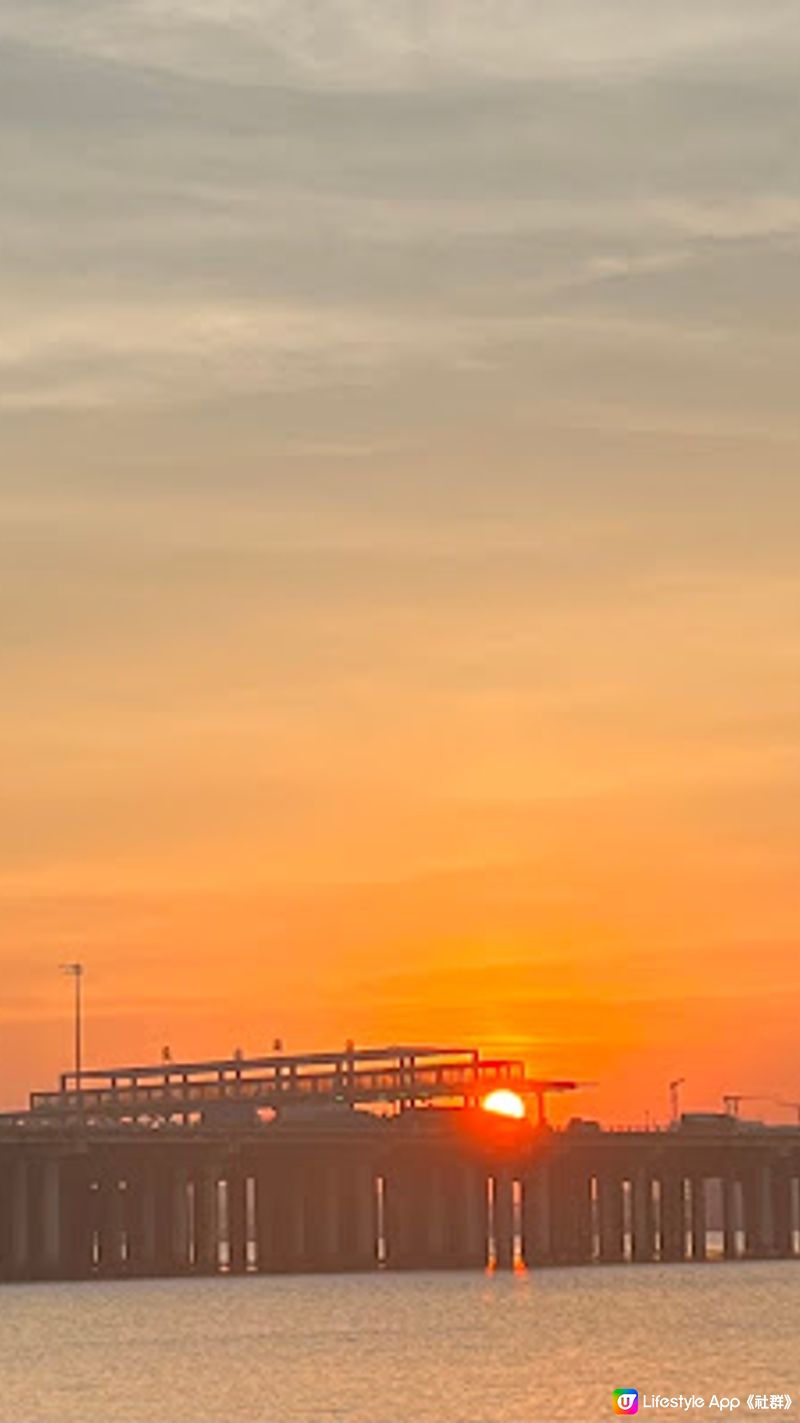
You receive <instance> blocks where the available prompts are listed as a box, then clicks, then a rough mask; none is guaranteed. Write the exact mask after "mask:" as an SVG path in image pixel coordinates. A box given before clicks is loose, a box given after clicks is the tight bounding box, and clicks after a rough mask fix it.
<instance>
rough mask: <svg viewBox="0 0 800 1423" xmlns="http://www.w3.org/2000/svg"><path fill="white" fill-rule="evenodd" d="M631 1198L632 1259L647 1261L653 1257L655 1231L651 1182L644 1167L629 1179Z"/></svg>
mask: <svg viewBox="0 0 800 1423" xmlns="http://www.w3.org/2000/svg"><path fill="white" fill-rule="evenodd" d="M631 1193H632V1200H633V1210H632V1215H633V1222H632V1223H633V1231H632V1236H633V1239H632V1253H633V1259H634V1260H636V1261H643V1262H646V1263H649V1262H650V1261H652V1260H653V1259H654V1258H655V1245H656V1231H655V1212H654V1210H653V1182H652V1179H651V1177H650V1172H649V1170H647V1169H646V1168H643V1169H642V1170H639V1171H637V1172H636V1174H635V1176H634V1178H633V1180H632V1181H631Z"/></svg>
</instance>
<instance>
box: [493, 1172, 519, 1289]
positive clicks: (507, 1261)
mask: <svg viewBox="0 0 800 1423" xmlns="http://www.w3.org/2000/svg"><path fill="white" fill-rule="evenodd" d="M492 1179H493V1181H494V1190H493V1207H494V1209H493V1211H492V1235H493V1237H494V1263H495V1265H496V1266H497V1268H498V1269H499V1270H510V1269H511V1266H512V1265H513V1264H514V1184H513V1180H512V1176H511V1172H510V1171H509V1170H507V1169H502V1170H500V1171H496V1172H495V1174H494V1176H493V1178H492Z"/></svg>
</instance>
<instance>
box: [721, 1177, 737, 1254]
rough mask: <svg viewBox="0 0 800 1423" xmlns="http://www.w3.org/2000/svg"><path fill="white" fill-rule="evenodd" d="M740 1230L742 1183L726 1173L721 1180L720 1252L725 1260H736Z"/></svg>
mask: <svg viewBox="0 0 800 1423" xmlns="http://www.w3.org/2000/svg"><path fill="white" fill-rule="evenodd" d="M741 1230H742V1183H741V1181H739V1180H738V1179H737V1178H736V1177H735V1176H733V1175H731V1174H730V1173H728V1174H727V1175H725V1176H723V1178H722V1251H723V1256H724V1258H725V1259H726V1260H738V1258H739V1244H740V1239H741Z"/></svg>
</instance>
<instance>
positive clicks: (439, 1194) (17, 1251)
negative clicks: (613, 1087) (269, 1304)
mask: <svg viewBox="0 0 800 1423" xmlns="http://www.w3.org/2000/svg"><path fill="white" fill-rule="evenodd" d="M387 1051H389V1052H391V1051H393V1050H387ZM426 1053H429V1054H430V1055H429V1056H427V1057H426ZM323 1056H324V1057H325V1061H324V1062H323V1063H320V1061H319V1057H320V1055H317V1061H316V1064H315V1065H313V1066H312V1067H311V1068H309V1070H310V1071H316V1070H317V1069H318V1068H319V1069H320V1070H321V1071H324V1072H325V1073H328V1074H329V1075H331V1077H332V1079H333V1084H332V1085H331V1088H330V1090H327V1089H325V1090H321V1089H319V1088H308V1089H306V1088H301V1089H299V1090H296V1089H292V1091H293V1093H294V1095H293V1096H292V1093H291V1092H290V1091H289V1089H288V1088H286V1089H284V1087H283V1086H281V1087H278V1088H275V1086H274V1082H273V1081H272V1079H271V1078H269V1072H267V1073H266V1076H267V1077H268V1078H269V1080H270V1082H271V1084H272V1085H270V1086H269V1094H271V1098H272V1100H271V1105H269V1106H268V1108H267V1109H266V1113H265V1114H266V1115H269V1116H270V1117H271V1120H268V1121H267V1120H262V1119H261V1116H260V1115H259V1114H260V1113H261V1112H262V1111H264V1109H263V1107H262V1105H260V1103H261V1098H262V1097H263V1095H264V1090H266V1089H263V1090H262V1087H259V1088H257V1089H256V1088H247V1089H246V1090H245V1091H244V1092H243V1093H241V1092H240V1091H239V1089H237V1088H236V1086H235V1079H234V1078H231V1077H229V1076H228V1074H230V1073H233V1072H235V1071H236V1070H237V1068H238V1069H239V1073H240V1078H239V1084H240V1087H241V1083H242V1082H246V1081H252V1080H253V1078H254V1076H255V1075H256V1074H257V1073H260V1074H261V1076H262V1077H264V1075H265V1071H264V1069H263V1061H262V1062H261V1065H260V1066H259V1067H258V1068H254V1069H252V1073H251V1076H250V1078H248V1076H247V1073H248V1071H249V1070H250V1067H251V1064H249V1063H244V1062H242V1061H240V1060H238V1059H233V1060H231V1062H230V1063H227V1062H226V1063H225V1064H224V1065H220V1064H217V1065H216V1066H215V1068H214V1072H215V1073H216V1078H215V1079H214V1080H216V1082H217V1085H218V1086H219V1084H220V1083H223V1084H224V1085H225V1089H226V1090H225V1092H223V1093H222V1094H221V1095H220V1094H219V1093H217V1094H216V1095H215V1094H214V1093H209V1094H208V1100H207V1101H206V1103H205V1105H206V1108H207V1109H208V1116H207V1117H206V1116H205V1115H204V1114H203V1113H201V1114H199V1115H198V1114H197V1112H196V1110H195V1109H196V1106H197V1100H198V1099H197V1098H196V1097H195V1098H191V1097H190V1096H186V1095H184V1096H181V1095H180V1094H181V1093H182V1092H183V1091H184V1089H188V1088H192V1087H196V1086H198V1083H197V1082H196V1081H195V1082H192V1081H191V1077H192V1072H191V1071H190V1070H188V1069H187V1068H186V1067H178V1068H173V1067H172V1066H170V1067H169V1069H167V1066H166V1065H165V1066H164V1067H163V1068H162V1069H152V1070H151V1069H147V1070H145V1069H142V1070H141V1071H142V1074H143V1076H142V1081H141V1082H140V1086H141V1087H142V1088H143V1089H147V1091H148V1092H149V1091H150V1089H151V1088H153V1087H154V1086H156V1087H157V1088H158V1092H160V1093H161V1095H160V1097H159V1096H158V1092H156V1093H155V1094H154V1093H152V1092H151V1093H150V1095H149V1096H148V1097H147V1098H146V1100H147V1108H146V1110H145V1109H144V1108H142V1100H143V1099H138V1098H137V1088H136V1086H135V1085H134V1086H133V1087H132V1086H131V1083H130V1081H129V1080H128V1078H129V1076H130V1070H127V1073H128V1078H126V1077H125V1073H122V1072H120V1071H118V1072H116V1073H115V1074H110V1075H115V1076H116V1077H117V1082H116V1085H115V1086H114V1087H111V1086H110V1085H109V1084H108V1083H105V1084H103V1085H100V1086H98V1085H95V1086H93V1087H92V1088H91V1090H92V1091H94V1092H103V1091H107V1092H109V1093H112V1092H116V1093H117V1099H116V1101H106V1102H105V1103H103V1102H101V1101H100V1099H99V1098H91V1097H90V1095H89V1088H88V1087H87V1086H86V1083H85V1082H84V1080H83V1075H82V1078H81V1081H80V1082H78V1083H75V1082H74V1081H72V1082H70V1081H65V1082H63V1083H62V1090H61V1091H60V1092H59V1093H56V1094H36V1097H35V1098H34V1099H33V1101H34V1103H35V1105H34V1106H33V1107H32V1109H31V1110H28V1111H27V1112H24V1113H19V1114H6V1116H5V1118H4V1119H3V1121H2V1122H1V1123H0V1279H2V1280H5V1281H11V1280H35V1279H49V1280H55V1279H89V1278H99V1277H125V1276H137V1275H138V1276H164V1275H184V1274H185V1275H191V1274H197V1275H208V1274H216V1273H231V1274H243V1273H246V1272H260V1273H277V1272H302V1271H305V1272H311V1271H328V1272H330V1271H353V1270H364V1271H369V1270H377V1269H387V1270H402V1269H480V1268H486V1267H487V1265H489V1266H494V1267H496V1268H501V1269H502V1268H512V1267H514V1266H516V1267H522V1265H523V1264H525V1265H528V1266H531V1265H533V1266H535V1265H577V1264H589V1263H592V1262H597V1263H613V1264H619V1263H622V1262H626V1261H629V1262H631V1263H646V1262H652V1261H656V1260H661V1261H681V1260H694V1261H703V1260H705V1259H707V1258H708V1256H709V1254H710V1253H712V1247H713V1253H715V1254H718V1255H720V1256H721V1258H724V1259H740V1258H748V1259H777V1258H796V1257H797V1256H798V1252H799V1251H800V1129H798V1128H796V1127H785V1128H784V1127H767V1126H763V1125H760V1124H749V1123H744V1122H740V1121H738V1120H736V1119H732V1118H728V1117H719V1118H714V1117H709V1118H700V1119H694V1120H692V1119H684V1122H683V1124H682V1125H679V1126H678V1127H677V1128H676V1129H674V1130H665V1131H643V1132H638V1131H602V1130H600V1129H599V1128H597V1127H596V1126H594V1125H593V1124H591V1123H580V1122H577V1123H575V1124H574V1125H573V1126H571V1127H570V1128H567V1129H564V1130H560V1131H554V1130H552V1129H551V1128H550V1127H548V1126H547V1125H546V1124H538V1123H537V1124H531V1123H530V1122H528V1121H513V1120H508V1119H504V1118H499V1117H494V1116H491V1115H490V1114H488V1113H486V1112H483V1111H481V1110H480V1109H479V1108H477V1107H476V1106H475V1105H474V1101H475V1099H476V1097H477V1096H478V1094H479V1091H480V1090H485V1089H486V1087H487V1084H489V1085H496V1082H497V1081H499V1080H502V1081H504V1082H511V1083H515V1084H516V1087H518V1088H521V1089H522V1092H523V1095H530V1094H533V1095H534V1096H536V1095H539V1096H540V1101H541V1100H542V1096H541V1094H543V1093H544V1092H545V1091H547V1090H549V1089H550V1088H552V1090H565V1089H566V1087H567V1086H568V1085H574V1084H565V1083H554V1084H546V1083H541V1082H534V1083H531V1082H529V1081H528V1079H526V1078H525V1075H524V1072H522V1071H521V1069H520V1067H519V1065H518V1064H508V1063H502V1062H498V1061H494V1062H493V1063H492V1064H489V1065H487V1064H485V1063H484V1061H483V1060H482V1059H479V1058H478V1057H474V1058H472V1059H470V1063H469V1065H468V1066H466V1067H465V1068H464V1069H463V1071H461V1069H459V1072H460V1075H459V1076H458V1080H457V1081H455V1082H454V1080H453V1078H452V1077H451V1076H449V1075H448V1070H447V1069H448V1065H449V1066H450V1067H452V1066H453V1065H454V1064H453V1062H452V1061H450V1062H449V1064H448V1058H447V1054H441V1053H438V1057H437V1050H435V1049H430V1050H428V1049H421V1050H419V1061H417V1060H416V1059H417V1050H410V1049H403V1050H402V1056H403V1064H402V1067H400V1066H399V1064H397V1063H395V1064H391V1063H389V1064H388V1066H387V1062H386V1060H385V1059H386V1053H384V1054H383V1056H382V1057H377V1056H376V1057H374V1058H373V1059H372V1060H371V1061H370V1062H369V1063H366V1064H365V1062H364V1061H363V1060H361V1059H360V1055H359V1054H355V1053H349V1054H345V1055H342V1054H339V1055H336V1054H331V1055H323ZM409 1057H411V1058H413V1059H414V1060H413V1062H411V1063H409V1061H408V1059H409ZM307 1062H308V1060H306V1059H303V1060H300V1059H297V1060H295V1078H297V1077H300V1076H302V1075H303V1073H302V1071H301V1063H307ZM341 1063H344V1064H345V1065H344V1067H342V1066H341ZM337 1064H339V1065H337ZM395 1067H397V1073H398V1074H402V1078H401V1076H400V1075H395V1072H394V1069H395ZM379 1068H380V1070H381V1071H384V1070H385V1072H386V1073H387V1074H388V1075H385V1078H384V1081H383V1085H382V1087H380V1094H379V1087H378V1084H377V1083H376V1082H375V1081H374V1080H373V1081H370V1083H367V1081H366V1078H365V1077H361V1078H360V1079H357V1074H358V1073H359V1072H362V1073H367V1072H368V1071H369V1072H373V1073H374V1072H377V1071H378V1069H379ZM167 1070H169V1075H170V1076H171V1077H173V1078H175V1081H174V1083H170V1084H166V1083H165V1080H164V1079H165V1076H166V1073H167ZM198 1070H199V1069H198ZM281 1070H282V1072H284V1073H286V1072H287V1069H286V1064H285V1062H284V1063H283V1064H282V1069H281ZM158 1071H160V1072H161V1077H160V1078H159V1080H158V1082H157V1083H154V1081H153V1077H152V1073H157V1072H158ZM270 1071H271V1069H270ZM437 1071H439V1072H440V1079H439V1081H438V1083H437V1082H435V1081H434V1077H435V1074H436V1072H437ZM145 1073H150V1074H151V1075H150V1076H148V1077H147V1081H144V1075H145ZM417 1073H419V1074H421V1075H420V1076H417V1075H416V1074H417ZM220 1074H222V1075H221V1076H220ZM342 1074H344V1075H342ZM348 1074H349V1076H348ZM184 1075H188V1078H189V1079H190V1080H188V1081H186V1082H184V1081H183V1080H182V1077H183V1076H184ZM87 1077H88V1074H87ZM123 1078H124V1079H125V1080H123ZM287 1080H288V1077H287ZM230 1082H233V1083H234V1086H233V1088H232V1091H231V1094H230V1101H231V1102H232V1103H233V1104H234V1106H235V1107H236V1108H237V1110H238V1109H241V1107H242V1103H243V1102H244V1103H247V1104H249V1109H250V1110H249V1112H248V1113H247V1114H243V1115H241V1114H240V1115H239V1116H238V1117H234V1119H232V1120H230V1121H227V1122H226V1121H224V1120H222V1119H221V1117H220V1113H219V1107H220V1102H224V1101H225V1100H226V1098H227V1095H228V1094H227V1087H228V1085H229V1083H230ZM342 1082H343V1084H344V1085H343V1087H342V1090H341V1091H340V1090H339V1085H341V1083H342ZM478 1084H481V1085H480V1088H479V1085H478ZM167 1085H168V1086H169V1087H170V1088H171V1087H172V1086H174V1088H175V1091H176V1093H177V1094H178V1095H177V1096H172V1095H170V1096H169V1097H165V1096H164V1089H165V1086H167ZM284 1090H285V1092H286V1094H287V1097H289V1098H291V1104H290V1105H289V1106H288V1107H286V1106H285V1100H286V1099H284V1106H285V1109H284V1110H278V1111H277V1113H275V1100H274V1099H275V1096H276V1094H277V1093H282V1092H284ZM515 1090H516V1089H515ZM362 1092H366V1093H367V1094H368V1100H369V1101H370V1102H371V1103H374V1102H375V1101H377V1100H383V1101H388V1102H391V1103H393V1104H394V1109H395V1110H394V1115H391V1116H383V1117H381V1116H376V1115H375V1114H374V1112H371V1111H364V1110H359V1109H358V1107H357V1100H356V1099H358V1100H360V1094H361V1093H362ZM126 1093H127V1097H125V1096H124V1094H126ZM120 1094H123V1095H122V1097H121V1096H120ZM376 1094H379V1095H376ZM307 1099H313V1100H312V1101H311V1105H310V1106H309V1104H308V1100H307ZM318 1099H320V1100H318ZM321 1099H324V1101H323V1100H321ZM256 1100H257V1101H258V1103H259V1105H255V1103H256ZM452 1100H456V1101H459V1102H461V1105H449V1106H447V1105H444V1102H445V1101H452ZM426 1102H427V1103H429V1104H430V1103H433V1105H420V1103H426ZM437 1102H439V1103H441V1105H435V1103H437ZM398 1103H399V1104H400V1105H402V1107H403V1110H397V1107H398ZM190 1109H191V1110H190Z"/></svg>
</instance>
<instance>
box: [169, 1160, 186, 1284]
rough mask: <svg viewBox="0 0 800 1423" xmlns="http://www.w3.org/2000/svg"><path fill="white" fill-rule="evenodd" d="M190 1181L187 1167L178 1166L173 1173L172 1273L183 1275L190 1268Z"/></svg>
mask: <svg viewBox="0 0 800 1423" xmlns="http://www.w3.org/2000/svg"><path fill="white" fill-rule="evenodd" d="M188 1185H189V1179H188V1176H187V1173H186V1168H185V1166H176V1167H175V1169H174V1171H173V1173H172V1182H171V1197H172V1200H171V1207H172V1240H171V1246H172V1249H171V1254H172V1260H171V1272H174V1273H175V1274H182V1273H183V1272H184V1271H186V1270H188V1268H189V1191H188Z"/></svg>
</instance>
